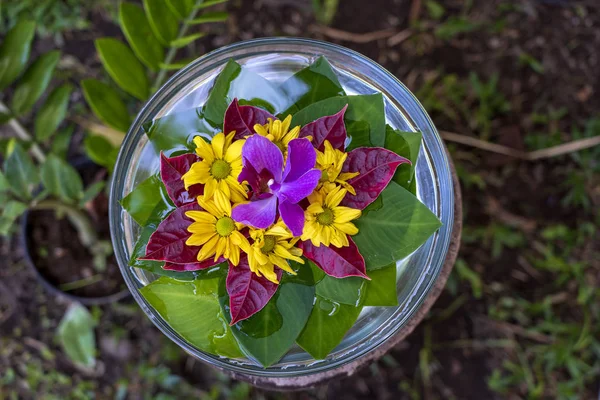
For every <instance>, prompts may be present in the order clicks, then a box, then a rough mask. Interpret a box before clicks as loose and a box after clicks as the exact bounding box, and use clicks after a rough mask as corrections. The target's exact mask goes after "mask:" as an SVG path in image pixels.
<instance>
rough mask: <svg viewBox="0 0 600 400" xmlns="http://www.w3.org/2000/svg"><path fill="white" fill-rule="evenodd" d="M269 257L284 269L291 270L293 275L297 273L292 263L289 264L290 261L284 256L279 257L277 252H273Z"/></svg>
mask: <svg viewBox="0 0 600 400" xmlns="http://www.w3.org/2000/svg"><path fill="white" fill-rule="evenodd" d="M269 259H270V260H271V262H272V263H273V264H275V265H277V266H278V267H279V268H281V269H282V270H284V271H286V272H289V273H290V274H292V275H296V271H294V270H293V269H292V268H291V267H290V264H288V262H287V261H286V260H285V259H284V258H282V257H279V256H277V255H275V254H271V255H270V256H269Z"/></svg>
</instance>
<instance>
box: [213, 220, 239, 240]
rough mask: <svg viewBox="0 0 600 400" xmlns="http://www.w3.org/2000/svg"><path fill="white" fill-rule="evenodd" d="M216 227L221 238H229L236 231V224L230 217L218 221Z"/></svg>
mask: <svg viewBox="0 0 600 400" xmlns="http://www.w3.org/2000/svg"><path fill="white" fill-rule="evenodd" d="M216 227H217V233H218V234H219V235H220V236H229V235H231V232H233V231H234V230H235V222H233V220H232V219H231V218H229V217H222V218H219V220H218V221H217V224H216Z"/></svg>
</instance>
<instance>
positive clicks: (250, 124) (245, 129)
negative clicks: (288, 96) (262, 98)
mask: <svg viewBox="0 0 600 400" xmlns="http://www.w3.org/2000/svg"><path fill="white" fill-rule="evenodd" d="M267 118H271V119H276V118H275V117H274V116H273V115H271V114H270V113H269V112H267V111H265V110H263V109H262V108H258V107H253V106H240V105H239V104H238V100H237V99H233V101H232V102H231V104H230V105H229V107H227V111H225V120H224V121H223V132H224V133H225V134H228V133H230V132H231V131H235V137H234V140H237V139H242V138H244V137H246V136H248V135H251V134H253V133H254V125H256V124H260V125H264V124H266V123H267V122H268V121H267Z"/></svg>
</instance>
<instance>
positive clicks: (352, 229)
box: [333, 222, 358, 235]
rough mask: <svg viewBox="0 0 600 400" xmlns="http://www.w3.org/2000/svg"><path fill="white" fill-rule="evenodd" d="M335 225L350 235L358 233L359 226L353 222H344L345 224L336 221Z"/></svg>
mask: <svg viewBox="0 0 600 400" xmlns="http://www.w3.org/2000/svg"><path fill="white" fill-rule="evenodd" d="M333 226H335V228H336V229H337V230H339V231H340V232H344V233H345V234H348V235H356V234H357V233H358V228H357V227H356V225H354V224H353V223H352V222H344V223H343V224H338V223H334V224H333Z"/></svg>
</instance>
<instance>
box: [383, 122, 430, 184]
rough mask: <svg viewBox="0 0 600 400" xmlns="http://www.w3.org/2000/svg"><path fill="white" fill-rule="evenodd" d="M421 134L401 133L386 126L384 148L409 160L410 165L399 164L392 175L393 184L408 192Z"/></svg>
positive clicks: (419, 148)
mask: <svg viewBox="0 0 600 400" xmlns="http://www.w3.org/2000/svg"><path fill="white" fill-rule="evenodd" d="M421 137H422V135H421V132H403V131H400V130H394V128H392V127H391V126H389V125H388V126H386V136H385V148H386V149H388V150H391V151H393V152H395V153H396V154H398V155H401V156H402V157H405V158H407V159H409V160H410V162H411V163H412V164H401V165H400V166H399V167H398V169H397V170H396V173H395V174H394V178H393V179H394V182H396V183H397V184H399V185H400V186H402V187H403V188H405V189H408V190H410V187H411V184H412V180H413V177H414V175H415V167H416V166H417V159H418V158H419V151H420V150H421Z"/></svg>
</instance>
